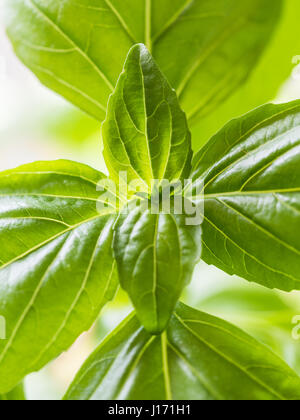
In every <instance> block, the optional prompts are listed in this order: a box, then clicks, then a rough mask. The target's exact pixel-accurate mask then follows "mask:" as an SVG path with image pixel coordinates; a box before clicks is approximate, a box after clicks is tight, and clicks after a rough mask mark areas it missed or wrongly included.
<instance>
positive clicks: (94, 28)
mask: <svg viewBox="0 0 300 420" xmlns="http://www.w3.org/2000/svg"><path fill="white" fill-rule="evenodd" d="M6 4H7V7H6V9H7V28H8V34H9V37H10V39H11V40H12V43H13V45H14V48H15V51H16V54H17V55H18V56H19V57H20V59H21V60H22V61H23V62H24V63H25V64H26V65H27V66H28V67H29V68H30V69H31V70H32V71H33V72H34V73H35V74H36V75H37V76H38V78H39V79H40V80H41V81H42V82H43V83H44V84H45V85H46V86H48V87H49V88H51V89H52V90H54V91H56V92H58V93H60V94H61V95H62V96H64V97H65V98H67V99H68V100H69V101H71V102H72V103H74V104H75V105H77V106H78V107H80V108H81V109H83V110H84V111H86V112H88V113H89V114H90V115H92V116H94V117H95V118H96V119H98V120H99V121H102V120H103V119H104V117H105V110H106V104H107V100H108V97H109V94H110V93H111V92H112V91H113V87H114V86H115V84H116V82H117V78H118V76H119V74H120V72H121V69H122V66H123V63H124V60H125V57H126V54H127V52H128V50H129V49H130V47H131V46H132V45H134V44H137V43H144V44H145V45H146V46H147V47H148V49H149V50H150V51H151V52H152V54H153V56H154V58H155V59H156V60H157V62H158V64H159V66H160V68H161V69H162V71H163V73H164V74H165V75H166V76H167V78H168V80H169V81H170V83H171V85H172V86H173V87H174V88H175V89H176V90H177V92H178V95H179V96H180V102H181V105H182V106H183V109H184V110H185V112H186V113H187V115H188V118H189V120H191V121H194V120H195V119H197V118H199V117H200V116H201V115H203V114H206V113H208V112H210V111H212V110H214V109H215V108H216V106H217V105H218V104H219V103H221V102H223V100H224V99H226V98H227V97H228V96H229V95H230V94H231V93H232V92H234V91H235V90H236V89H237V87H239V86H240V85H241V84H242V83H243V82H244V80H245V79H246V78H247V77H248V75H249V74H250V72H251V70H252V68H253V67H254V66H255V64H256V63H257V61H258V59H259V57H260V56H261V54H262V52H263V50H264V48H265V46H266V45H267V43H268V41H269V39H270V37H271V35H272V33H273V30H274V28H275V27H276V24H277V21H278V18H279V15H280V10H281V5H282V1H281V0H243V1H242V2H237V1H236V0H216V1H214V2H211V1H207V0H164V2H161V0H143V1H141V0H80V2H79V1H78V0H64V1H61V0H52V1H51V2H47V1H44V0H6ZM182 34H184V37H183V36H182ZM178 63H180V65H178Z"/></svg>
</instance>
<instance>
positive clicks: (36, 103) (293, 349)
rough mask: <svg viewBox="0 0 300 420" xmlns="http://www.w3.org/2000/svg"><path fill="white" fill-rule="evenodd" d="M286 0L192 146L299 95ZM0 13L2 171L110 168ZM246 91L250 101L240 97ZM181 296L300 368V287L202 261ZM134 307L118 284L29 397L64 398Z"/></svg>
mask: <svg viewBox="0 0 300 420" xmlns="http://www.w3.org/2000/svg"><path fill="white" fill-rule="evenodd" d="M297 2H298V3H297ZM286 3H287V7H286V9H285V14H284V16H283V18H282V22H281V24H280V26H279V28H278V30H277V33H276V34H275V37H274V39H273V42H272V44H271V45H270V47H269V48H268V50H267V53H266V54H265V56H264V57H263V59H262V60H261V63H260V65H259V67H258V69H257V71H256V72H255V73H254V74H253V75H252V77H251V79H250V80H249V82H248V83H247V85H246V86H245V87H244V88H243V89H241V90H240V91H239V92H237V93H236V94H235V95H234V97H232V98H230V99H228V101H227V102H226V103H225V104H224V105H223V106H222V107H221V108H220V109H219V110H218V111H217V112H216V113H214V114H213V115H211V116H210V117H208V118H206V119H205V120H204V121H201V122H200V123H199V124H198V125H197V127H195V128H194V130H193V135H194V141H193V144H194V145H197V146H199V145H200V144H203V143H204V142H205V141H206V140H207V139H208V138H209V136H210V135H212V134H213V133H214V132H215V131H216V130H217V129H219V128H220V127H221V126H222V125H223V124H224V123H225V122H226V121H227V120H228V119H229V118H232V117H234V116H237V115H239V114H240V113H243V112H246V111H247V110H249V109H250V108H253V107H255V106H258V105H260V104H261V103H262V102H264V101H265V100H267V98H268V99H273V100H276V101H277V102H281V101H283V102H284V101H288V100H292V99H295V98H299V97H300V64H299V63H300V37H297V36H296V35H297V33H298V32H299V22H298V19H297V16H299V14H298V15H297V13H295V7H296V8H298V9H300V5H299V3H300V2H299V0H297V1H296V2H295V0H290V1H287V2H286ZM297 4H298V5H297ZM296 5H297V6H296ZM1 13H2V11H1V8H0V144H1V153H0V170H5V169H8V168H13V167H15V166H18V165H20V164H23V163H28V162H32V161H36V160H51V159H60V158H63V159H72V160H76V161H79V162H82V163H86V164H89V165H91V166H93V167H95V168H97V169H99V170H102V171H105V165H104V162H103V158H102V155H101V139H100V124H99V123H98V122H96V121H95V120H93V119H91V118H90V117H88V116H86V115H85V114H83V113H82V112H80V111H78V110H76V109H75V108H73V107H72V106H71V105H69V104H67V103H66V102H65V101H64V100H63V99H61V98H60V97H58V96H57V95H55V94H54V93H52V92H51V91H49V90H47V89H46V88H44V87H43V86H42V85H40V83H39V82H38V81H37V80H36V79H35V77H34V76H33V75H32V74H31V73H30V72H29V71H28V70H27V69H26V68H25V67H24V66H23V65H22V64H21V63H20V62H19V61H18V59H17V58H16V57H15V55H14V53H13V52H12V49H11V46H10V44H9V42H8V40H7V38H6V35H5V31H4V26H3V21H2V16H1ZM298 54H299V55H298ZM267 79H268V83H265V82H266V80H267ZM283 80H284V83H282V81H283ZM264 88H265V89H264ZM275 92H277V93H276V94H275ZM245 96H247V101H245V102H246V103H247V105H246V104H244V103H243V98H245ZM184 300H185V302H186V303H188V304H190V305H192V306H195V307H197V308H199V309H200V310H204V311H207V312H209V313H212V314H214V315H217V316H221V317H223V318H225V319H227V320H229V321H230V322H233V323H235V324H236V325H239V326H241V327H242V328H243V329H245V330H246V331H248V332H249V333H251V334H252V335H254V336H255V337H257V338H258V339H260V340H261V341H263V342H264V343H266V344H267V345H268V346H270V347H272V348H273V350H274V351H275V352H276V353H277V354H279V355H280V356H282V357H284V358H285V360H286V361H287V362H288V363H289V364H290V365H291V366H292V367H293V368H294V369H296V370H297V371H298V373H299V374H300V340H299V341H297V340H295V339H293V337H292V330H293V328H294V325H293V324H292V320H293V318H294V317H295V316H297V315H300V292H294V293H292V294H286V293H282V292H280V293H279V292H277V291H269V290H267V289H264V288H262V287H259V286H256V285H252V284H249V283H247V282H246V281H244V280H241V279H239V278H237V277H230V276H227V275H225V274H224V273H223V272H221V271H219V270H217V269H215V268H213V267H209V266H207V265H205V264H204V263H201V264H200V265H199V266H198V267H197V269H196V272H195V275H194V279H193V282H192V284H191V285H190V286H189V288H188V289H187V290H186V292H185V295H184ZM130 310H131V307H130V304H129V302H128V299H127V297H126V295H125V294H124V293H123V292H121V291H120V292H119V294H118V296H117V298H116V299H115V301H114V302H112V303H111V304H109V305H108V306H107V307H106V308H105V310H104V311H103V313H102V315H101V317H100V320H99V321H98V322H97V324H96V325H95V326H94V327H93V329H92V330H91V331H89V332H87V333H85V334H83V335H82V336H81V337H80V338H79V339H78V340H77V342H76V343H75V344H74V345H73V346H72V348H71V349H70V350H69V351H68V352H67V353H64V354H62V355H61V356H60V358H59V359H58V360H56V361H54V362H52V363H51V364H50V365H49V366H47V367H46V368H45V369H43V370H42V371H41V372H39V373H35V374H32V375H30V376H29V377H28V378H27V379H26V393H27V397H28V398H29V399H35V400H36V399H42V400H47V399H58V398H61V396H62V395H63V393H64V391H65V390H66V388H67V386H68V384H69V383H70V381H71V380H72V379H73V377H74V374H75V372H76V371H77V370H78V368H79V367H80V366H81V364H82V362H83V361H84V360H85V358H86V357H87V356H88V355H89V354H90V352H91V351H92V350H93V349H94V348H95V347H96V346H97V344H98V343H99V342H100V340H101V339H102V338H103V337H104V336H105V335H106V333H107V332H108V331H110V330H111V329H112V328H113V327H114V326H116V325H117V324H118V322H119V321H120V320H121V319H123V318H124V317H125V316H126V315H127V313H128V312H129V311H130Z"/></svg>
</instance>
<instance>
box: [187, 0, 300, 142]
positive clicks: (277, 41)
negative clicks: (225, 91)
mask: <svg viewBox="0 0 300 420" xmlns="http://www.w3.org/2000/svg"><path fill="white" fill-rule="evenodd" d="M299 16H300V2H299V1H298V0H289V1H284V2H283V11H282V15H281V18H280V22H279V24H278V25H277V28H276V31H275V34H274V36H273V37H272V41H271V42H270V44H269V45H268V47H267V48H266V51H265V52H264V54H263V56H262V58H261V59H260V61H259V63H258V65H257V66H256V67H255V68H254V70H253V72H252V74H251V75H250V77H249V79H248V80H247V82H246V83H244V84H243V86H242V87H241V88H239V89H238V90H237V91H236V92H235V93H234V94H233V95H232V96H230V97H228V98H227V99H226V101H225V102H224V103H223V104H222V105H221V106H220V107H218V109H214V110H213V112H211V113H210V114H208V115H205V116H203V118H201V119H199V121H198V122H197V124H196V125H195V126H194V127H193V130H192V138H193V146H194V148H195V149H197V150H198V149H199V148H200V146H203V145H204V144H205V143H206V141H207V140H209V139H210V138H211V137H212V136H213V135H214V134H215V133H216V132H217V131H218V130H220V129H221V128H222V127H223V126H224V125H225V124H226V123H227V122H228V121H230V120H232V119H233V118H236V117H239V116H241V115H242V114H244V113H246V112H249V111H251V110H252V109H254V108H257V107H258V106H260V105H263V104H266V103H268V102H270V101H272V100H274V98H276V96H277V94H278V91H279V89H280V88H281V87H282V85H283V83H284V82H285V81H286V80H288V79H289V77H290V76H291V73H292V70H293V67H294V66H295V65H296V64H298V62H297V63H295V62H293V58H294V57H295V58H296V59H297V58H298V57H299V51H300V26H299ZM295 93H296V94H297V92H295ZM294 99H297V96H295V97H294ZM287 100H290V98H287Z"/></svg>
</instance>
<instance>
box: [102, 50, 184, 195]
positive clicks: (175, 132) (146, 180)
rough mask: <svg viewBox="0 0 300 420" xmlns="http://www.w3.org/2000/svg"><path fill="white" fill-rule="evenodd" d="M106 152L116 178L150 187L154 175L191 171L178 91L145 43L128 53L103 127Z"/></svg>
mask: <svg viewBox="0 0 300 420" xmlns="http://www.w3.org/2000/svg"><path fill="white" fill-rule="evenodd" d="M102 135H103V142H104V157H105V161H106V165H107V167H108V169H109V172H110V175H111V177H112V178H113V179H115V181H116V182H118V181H119V176H120V172H122V171H123V172H124V171H125V172H126V176H127V180H128V182H131V181H134V182H135V181H139V184H141V187H143V186H144V189H145V190H146V191H147V190H151V187H152V183H153V180H161V179H167V180H169V181H170V182H172V181H174V180H179V179H184V178H185V177H186V176H187V175H188V174H189V172H190V168H191V159H192V150H191V135H190V133H189V130H188V127H187V122H186V117H185V115H184V113H183V112H182V111H181V109H180V106H179V103H178V100H177V97H176V93H175V91H174V90H173V89H172V88H171V87H170V86H169V84H168V82H167V80H166V79H165V78H164V76H163V75H162V73H161V72H160V70H159V68H158V67H157V65H156V63H155V62H154V60H153V58H152V57H151V54H150V53H149V52H148V50H147V48H146V47H145V46H144V45H136V46H134V47H133V48H132V49H131V50H130V52H129V54H128V57H127V60H126V63H125V67H124V70H123V72H122V73H121V76H120V78H119V81H118V84H117V87H116V90H115V92H114V94H113V95H112V96H111V97H110V100H109V103H108V110H107V116H106V120H105V121H104V123H103V126H102Z"/></svg>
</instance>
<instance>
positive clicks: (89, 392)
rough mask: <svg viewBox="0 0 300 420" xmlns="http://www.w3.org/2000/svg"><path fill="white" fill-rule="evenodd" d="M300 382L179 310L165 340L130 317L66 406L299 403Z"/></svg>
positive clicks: (247, 341) (229, 333)
mask: <svg viewBox="0 0 300 420" xmlns="http://www.w3.org/2000/svg"><path fill="white" fill-rule="evenodd" d="M299 398H300V378H299V377H298V376H297V375H296V374H295V373H294V372H293V371H292V370H291V369H290V368H289V367H288V366H287V365H286V364H285V363H284V362H283V361H282V360H280V359H279V358H278V357H277V356H275V355H274V354H273V353H272V352H271V351H270V350H269V349H268V348H267V347H265V346H263V345H262V344H260V343H259V342H258V341H256V340H255V339H253V338H252V337H250V336H248V335H247V334H245V333H244V332H243V331H241V330H239V329H238V328H236V327H234V326H233V325H231V324H229V323H227V322H225V321H223V320H220V319H218V318H215V317H213V316H210V315H207V314H204V313H202V312H198V311H196V310H194V309H191V308H189V307H187V306H185V305H183V304H179V305H178V306H177V310H176V313H175V314H174V315H173V317H172V320H171V323H170V326H169V328H168V330H167V332H166V333H164V334H163V335H162V336H159V337H155V336H151V335H149V334H148V333H147V332H146V331H145V330H144V329H143V328H141V327H140V325H139V323H138V321H137V319H136V318H135V317H134V316H133V315H131V316H130V317H129V318H128V319H127V320H126V321H125V322H123V324H121V326H120V327H119V328H117V330H116V331H114V332H113V333H112V334H111V335H110V336H109V337H108V338H107V339H106V340H104V342H103V343H102V344H101V345H100V347H99V348H98V349H97V350H96V351H95V352H94V353H93V354H92V356H91V357H90V358H89V359H88V360H87V361H86V363H85V364H84V365H83V367H82V368H81V370H80V371H79V373H78V375H77V376H76V378H75V380H74V381H73V383H72V384H71V386H70V388H69V390H68V392H67V394H66V396H65V399H67V400H88V399H90V400H105V399H108V400H113V399H129V400H131V399H132V400H140V399H153V400H165V399H175V400H187V399H189V400H194V399H197V400H299Z"/></svg>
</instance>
